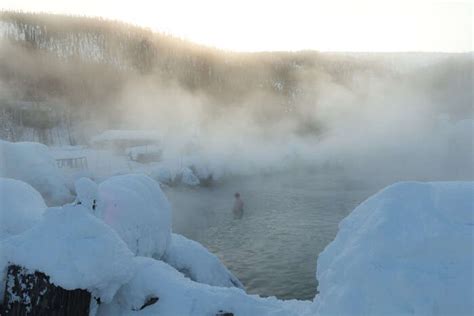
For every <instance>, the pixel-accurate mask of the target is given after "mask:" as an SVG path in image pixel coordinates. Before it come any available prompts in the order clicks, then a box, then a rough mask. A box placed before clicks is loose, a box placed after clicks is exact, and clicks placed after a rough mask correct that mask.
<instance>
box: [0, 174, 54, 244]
mask: <svg viewBox="0 0 474 316" xmlns="http://www.w3.org/2000/svg"><path fill="white" fill-rule="evenodd" d="M45 209H46V204H45V203H44V200H43V198H42V197H41V194H39V193H38V191H36V190H35V189H34V188H33V187H32V186H31V185H29V184H27V183H25V182H23V181H19V180H14V179H8V178H0V240H3V239H5V238H7V237H10V236H13V235H17V234H20V233H22V232H24V231H26V230H27V229H29V228H31V227H32V226H33V225H34V224H36V223H37V222H39V221H40V220H41V217H42V214H43V212H44V210H45Z"/></svg>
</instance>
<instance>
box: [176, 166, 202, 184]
mask: <svg viewBox="0 0 474 316" xmlns="http://www.w3.org/2000/svg"><path fill="white" fill-rule="evenodd" d="M181 182H182V183H183V184H186V185H189V186H197V185H199V184H200V181H199V178H198V177H196V175H195V174H194V173H193V171H192V170H191V169H190V168H187V167H186V168H183V169H182V170H181Z"/></svg>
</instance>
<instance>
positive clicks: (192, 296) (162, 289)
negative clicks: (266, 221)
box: [98, 257, 310, 316]
mask: <svg viewBox="0 0 474 316" xmlns="http://www.w3.org/2000/svg"><path fill="white" fill-rule="evenodd" d="M135 261H136V264H137V268H136V271H137V272H136V274H135V276H134V277H133V279H132V280H131V281H130V282H128V283H127V284H126V285H125V286H123V287H122V288H121V289H120V291H119V292H118V293H117V295H116V297H115V298H114V300H113V301H112V303H110V304H103V305H101V306H100V308H99V312H98V315H100V316H109V315H110V316H120V315H169V316H175V315H179V316H187V315H189V316H191V315H192V316H200V315H202V316H209V315H216V314H217V313H218V312H219V310H222V311H226V312H232V313H234V315H236V316H238V315H262V316H263V315H276V316H278V315H281V316H292V315H298V316H302V315H305V312H306V311H307V310H308V305H309V304H310V302H302V301H280V300H277V299H276V298H261V297H258V296H254V295H247V294H245V292H244V291H242V290H241V289H237V288H224V287H212V286H209V285H206V284H201V283H196V282H193V281H191V280H189V279H188V278H185V277H184V276H183V275H182V274H181V273H179V272H178V271H176V270H175V269H173V268H172V267H170V266H169V265H167V264H166V263H164V262H161V261H157V260H154V259H151V258H143V257H136V258H135ZM150 297H158V298H159V300H158V302H156V303H155V304H153V305H150V306H148V307H146V308H144V309H143V310H139V309H140V308H141V307H142V306H143V304H144V302H145V301H146V300H147V298H150Z"/></svg>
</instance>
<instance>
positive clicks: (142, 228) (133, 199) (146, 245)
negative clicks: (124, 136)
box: [95, 174, 171, 258]
mask: <svg viewBox="0 0 474 316" xmlns="http://www.w3.org/2000/svg"><path fill="white" fill-rule="evenodd" d="M98 190H99V191H98V194H97V196H98V200H97V209H96V211H95V213H96V214H97V216H98V217H100V218H101V219H103V220H104V222H105V223H107V224H108V225H110V226H111V227H112V228H113V229H114V230H115V231H116V232H117V233H118V234H119V236H120V237H121V238H122V239H123V240H124V241H125V243H126V244H127V245H128V247H129V248H130V250H131V251H132V252H133V253H134V254H136V255H140V256H146V257H151V256H154V257H157V258H161V256H162V255H163V253H164V252H165V249H166V247H167V246H168V244H169V240H170V238H171V207H170V204H169V202H168V199H167V198H166V196H165V195H164V193H163V191H161V188H160V185H159V183H158V182H156V181H154V180H153V179H151V178H149V177H147V176H145V175H139V174H129V175H120V176H115V177H111V178H109V179H107V180H105V181H104V182H102V183H100V184H99V189H98Z"/></svg>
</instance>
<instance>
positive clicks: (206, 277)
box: [163, 234, 244, 289]
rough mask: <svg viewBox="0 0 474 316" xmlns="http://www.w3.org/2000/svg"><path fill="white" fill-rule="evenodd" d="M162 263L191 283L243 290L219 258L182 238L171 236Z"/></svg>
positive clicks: (197, 244) (176, 235) (195, 243)
mask: <svg viewBox="0 0 474 316" xmlns="http://www.w3.org/2000/svg"><path fill="white" fill-rule="evenodd" d="M163 261H165V262H166V263H168V264H169V265H171V266H173V267H174V268H176V269H177V270H178V271H180V272H182V273H183V274H184V275H185V276H187V277H189V278H190V279H191V280H193V281H196V282H199V283H205V284H209V285H215V286H224V287H238V288H241V289H243V288H244V286H243V285H242V283H241V282H240V281H239V280H238V279H237V278H236V277H235V276H234V275H233V274H232V273H231V272H230V271H229V270H227V268H226V267H225V266H224V265H223V264H222V262H221V261H220V260H219V258H217V257H216V256H215V255H214V254H212V253H210V252H209V251H208V250H207V249H206V248H205V247H203V246H202V245H201V244H200V243H197V242H195V241H193V240H190V239H187V238H186V237H184V236H181V235H178V234H172V235H171V243H170V245H169V246H168V248H167V249H166V252H165V255H164V256H163Z"/></svg>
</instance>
